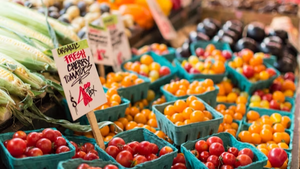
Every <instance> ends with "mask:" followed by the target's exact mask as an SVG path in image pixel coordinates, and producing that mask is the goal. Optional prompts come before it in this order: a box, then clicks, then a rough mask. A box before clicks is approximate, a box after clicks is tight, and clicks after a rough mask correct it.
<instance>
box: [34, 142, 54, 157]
mask: <svg viewBox="0 0 300 169" xmlns="http://www.w3.org/2000/svg"><path fill="white" fill-rule="evenodd" d="M36 147H37V148H39V149H41V150H42V151H43V153H44V154H49V153H50V152H51V150H52V144H51V141H50V140H49V139H47V138H42V139H40V140H38V141H37V142H36Z"/></svg>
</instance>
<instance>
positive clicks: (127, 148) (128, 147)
mask: <svg viewBox="0 0 300 169" xmlns="http://www.w3.org/2000/svg"><path fill="white" fill-rule="evenodd" d="M119 149H120V151H123V150H127V151H129V152H130V153H131V154H134V152H133V150H132V148H131V147H130V146H128V145H124V146H121V147H119Z"/></svg>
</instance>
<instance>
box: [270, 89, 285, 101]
mask: <svg viewBox="0 0 300 169" xmlns="http://www.w3.org/2000/svg"><path fill="white" fill-rule="evenodd" d="M272 96H273V99H274V100H276V101H279V102H281V103H283V102H284V100H285V96H284V94H283V93H282V92H281V91H275V92H274V93H273V95H272Z"/></svg>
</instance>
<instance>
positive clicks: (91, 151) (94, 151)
mask: <svg viewBox="0 0 300 169" xmlns="http://www.w3.org/2000/svg"><path fill="white" fill-rule="evenodd" d="M88 153H94V154H96V155H97V156H98V152H97V151H96V150H94V149H93V150H90V151H89V152H88Z"/></svg>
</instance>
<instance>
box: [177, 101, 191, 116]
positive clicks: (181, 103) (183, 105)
mask: <svg viewBox="0 0 300 169" xmlns="http://www.w3.org/2000/svg"><path fill="white" fill-rule="evenodd" d="M187 106H188V105H187V104H186V103H185V101H184V100H177V101H176V102H175V103H174V109H175V111H176V112H178V113H181V112H182V111H183V110H184V109H185V108H186V107H187Z"/></svg>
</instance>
